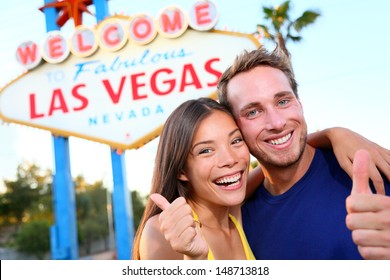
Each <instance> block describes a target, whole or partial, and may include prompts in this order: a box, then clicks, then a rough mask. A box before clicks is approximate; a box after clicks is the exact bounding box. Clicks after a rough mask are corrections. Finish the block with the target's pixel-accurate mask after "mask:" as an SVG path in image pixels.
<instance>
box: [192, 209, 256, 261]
mask: <svg viewBox="0 0 390 280" xmlns="http://www.w3.org/2000/svg"><path fill="white" fill-rule="evenodd" d="M193 215H194V220H195V221H196V222H198V224H199V219H198V215H197V214H196V213H195V212H193ZM229 218H230V220H231V221H232V222H233V224H234V226H235V227H236V229H237V231H238V234H239V235H240V239H241V243H242V247H244V252H245V257H246V259H247V260H255V256H254V255H253V252H252V250H251V247H250V246H249V243H248V240H247V239H246V236H245V233H244V230H243V228H242V226H241V224H240V223H239V222H238V221H237V219H236V217H234V216H233V215H232V214H229ZM201 231H202V229H201ZM207 259H208V260H215V258H214V255H213V252H211V250H210V248H209V253H208V256H207Z"/></svg>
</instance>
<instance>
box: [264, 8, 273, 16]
mask: <svg viewBox="0 0 390 280" xmlns="http://www.w3.org/2000/svg"><path fill="white" fill-rule="evenodd" d="M263 13H264V18H265V19H270V18H272V17H273V15H274V9H273V8H272V7H263Z"/></svg>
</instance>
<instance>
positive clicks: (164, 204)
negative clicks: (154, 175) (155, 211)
mask: <svg viewBox="0 0 390 280" xmlns="http://www.w3.org/2000/svg"><path fill="white" fill-rule="evenodd" d="M150 199H151V200H153V202H154V203H156V205H157V206H158V207H159V208H160V209H161V210H163V211H164V210H165V209H166V208H168V207H169V205H171V204H170V203H169V202H168V200H166V198H165V197H163V196H162V195H161V194H158V193H153V194H151V195H150Z"/></svg>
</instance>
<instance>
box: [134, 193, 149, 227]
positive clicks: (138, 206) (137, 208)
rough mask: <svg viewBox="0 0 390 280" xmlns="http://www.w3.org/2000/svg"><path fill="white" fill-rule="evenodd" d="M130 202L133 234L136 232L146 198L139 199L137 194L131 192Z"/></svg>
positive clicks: (139, 196)
mask: <svg viewBox="0 0 390 280" xmlns="http://www.w3.org/2000/svg"><path fill="white" fill-rule="evenodd" d="M131 200H132V203H133V218H134V232H136V231H137V229H138V226H139V223H140V221H141V218H142V215H143V213H144V210H145V204H146V198H145V197H141V195H140V193H139V192H137V191H132V192H131Z"/></svg>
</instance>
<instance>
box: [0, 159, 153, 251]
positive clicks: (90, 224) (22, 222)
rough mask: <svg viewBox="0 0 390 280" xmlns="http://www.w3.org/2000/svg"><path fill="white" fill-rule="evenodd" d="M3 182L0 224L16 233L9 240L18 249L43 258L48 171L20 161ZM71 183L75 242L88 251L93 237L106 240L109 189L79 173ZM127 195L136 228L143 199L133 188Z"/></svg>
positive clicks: (49, 216) (49, 205)
mask: <svg viewBox="0 0 390 280" xmlns="http://www.w3.org/2000/svg"><path fill="white" fill-rule="evenodd" d="M4 183H5V186H6V192H5V193H3V194H0V226H1V227H5V226H9V225H11V227H10V228H12V232H16V234H15V238H14V240H12V239H10V240H9V241H10V242H11V244H12V243H13V244H15V247H16V248H17V249H18V250H19V251H21V252H25V253H28V254H32V255H35V256H36V257H37V258H43V256H44V254H45V253H46V252H48V250H49V244H50V235H49V226H50V225H51V224H53V223H54V214H53V197H52V174H51V171H50V170H45V171H44V170H41V169H40V168H39V166H37V165H35V164H28V163H25V162H24V163H22V164H20V165H19V166H18V169H17V176H16V180H14V181H4ZM74 186H75V193H76V198H75V199H76V216H77V226H78V238H79V244H81V245H84V246H85V248H86V249H87V252H89V250H90V249H91V246H92V243H93V241H95V240H100V239H105V241H107V240H108V239H107V237H108V235H109V232H110V226H112V225H111V224H110V222H111V215H112V212H111V205H110V201H111V200H110V199H109V198H110V197H111V193H110V192H109V191H108V190H107V189H106V188H105V187H104V185H103V182H102V181H97V182H95V183H93V184H90V183H87V182H86V181H85V179H84V178H83V177H82V176H77V177H75V178H74ZM131 199H132V205H133V214H134V228H135V230H136V229H137V228H138V225H139V222H140V220H141V217H142V214H143V211H144V209H145V202H146V199H145V198H144V197H142V196H141V195H140V194H139V193H138V192H137V191H132V192H131ZM2 232H4V231H2ZM8 236H12V233H11V234H9V235H8ZM7 240H8V239H7ZM9 241H7V243H8V242H9ZM3 245H4V244H3Z"/></svg>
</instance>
